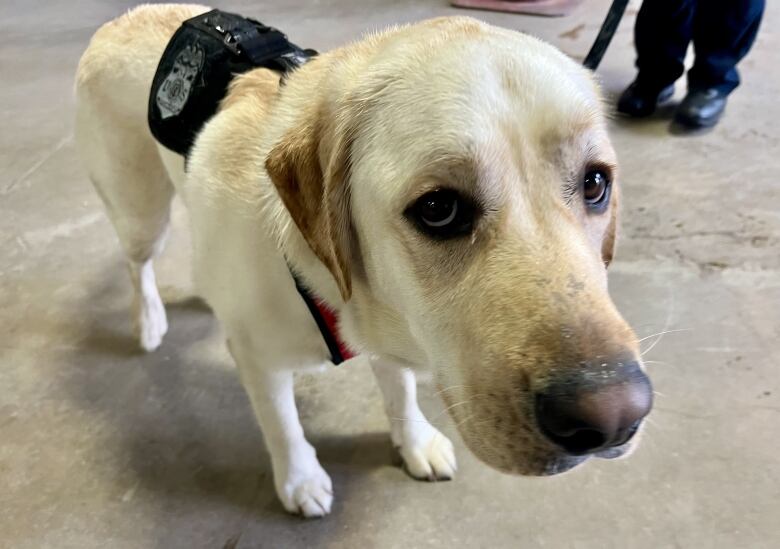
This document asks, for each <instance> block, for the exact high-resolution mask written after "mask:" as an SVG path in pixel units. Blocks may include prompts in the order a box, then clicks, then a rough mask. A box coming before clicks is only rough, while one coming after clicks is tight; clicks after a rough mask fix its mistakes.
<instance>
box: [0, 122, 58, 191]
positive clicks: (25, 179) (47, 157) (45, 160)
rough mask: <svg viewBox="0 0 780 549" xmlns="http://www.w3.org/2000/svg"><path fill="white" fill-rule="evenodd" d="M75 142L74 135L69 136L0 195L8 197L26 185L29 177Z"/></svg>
mask: <svg viewBox="0 0 780 549" xmlns="http://www.w3.org/2000/svg"><path fill="white" fill-rule="evenodd" d="M71 141H73V133H69V134H67V135H66V136H65V137H63V138H62V139H60V140H59V141H58V142H57V143H56V144H55V145H54V147H52V148H51V149H49V150H48V151H47V152H46V153H45V154H44V155H43V156H42V157H41V158H39V159H38V160H37V161H36V162H35V163H34V164H33V165H32V166H30V167H29V168H28V169H27V170H26V171H25V172H24V173H23V174H22V175H20V176H19V177H17V178H16V179H14V180H13V181H11V182H10V183H9V184H8V185H6V186H5V188H3V189H2V190H0V195H6V194H8V193H10V192H11V191H12V190H14V188H15V187H16V186H17V185H19V184H20V183H24V182H25V181H27V179H29V177H30V176H31V175H32V174H34V173H35V172H37V171H38V170H39V169H40V168H41V166H43V165H44V164H46V163H47V162H48V161H49V160H51V158H52V157H53V156H54V155H55V154H57V152H59V151H60V150H61V149H62V148H63V147H64V146H65V145H67V144H68V143H70V142H71Z"/></svg>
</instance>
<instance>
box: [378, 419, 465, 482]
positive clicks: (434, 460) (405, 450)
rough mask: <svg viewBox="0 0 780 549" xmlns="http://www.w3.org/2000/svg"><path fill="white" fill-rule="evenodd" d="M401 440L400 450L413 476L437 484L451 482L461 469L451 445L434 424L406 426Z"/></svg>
mask: <svg viewBox="0 0 780 549" xmlns="http://www.w3.org/2000/svg"><path fill="white" fill-rule="evenodd" d="M393 438H394V439H396V438H397V437H393ZM399 438H401V444H400V447H399V448H398V450H399V452H400V454H401V457H402V458H403V460H404V465H405V466H406V471H407V472H408V473H409V474H410V475H411V476H412V477H414V478H415V479H417V480H429V481H434V480H450V479H452V478H453V477H454V476H455V471H456V470H457V469H458V466H457V462H456V461H455V449H454V448H453V446H452V442H450V439H448V438H447V437H445V436H444V435H443V434H441V433H440V432H439V431H438V430H437V429H436V428H435V427H433V426H432V425H431V424H429V423H417V424H415V425H411V424H407V425H406V426H404V428H403V433H402V434H401V436H400V437H399Z"/></svg>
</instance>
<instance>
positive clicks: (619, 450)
mask: <svg viewBox="0 0 780 549" xmlns="http://www.w3.org/2000/svg"><path fill="white" fill-rule="evenodd" d="M630 450H631V443H630V442H627V443H625V444H623V445H622V446H616V447H614V448H607V449H605V450H602V451H600V452H596V453H594V454H588V455H582V456H572V455H568V454H564V455H561V456H558V457H555V458H553V459H551V460H550V461H548V462H547V464H546V465H545V467H544V469H543V471H542V473H541V476H553V475H559V474H561V473H565V472H567V471H571V470H572V469H574V468H575V467H577V466H578V465H581V464H583V463H585V462H586V461H588V459H589V458H591V457H595V458H601V459H618V458H621V457H623V456H625V455H626V454H627V453H629V452H630Z"/></svg>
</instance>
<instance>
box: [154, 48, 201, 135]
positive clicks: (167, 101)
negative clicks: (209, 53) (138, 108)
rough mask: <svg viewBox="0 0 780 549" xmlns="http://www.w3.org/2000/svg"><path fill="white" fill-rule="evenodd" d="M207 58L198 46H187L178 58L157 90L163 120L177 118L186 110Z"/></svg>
mask: <svg viewBox="0 0 780 549" xmlns="http://www.w3.org/2000/svg"><path fill="white" fill-rule="evenodd" d="M205 57H206V56H205V53H204V52H203V48H201V47H200V45H198V44H193V45H189V46H187V47H186V48H184V49H183V50H181V51H180V52H179V55H177V56H176V59H174V61H173V68H171V72H169V73H168V76H166V77H165V80H164V81H163V83H162V85H161V86H160V87H159V88H158V89H157V98H156V100H157V107H158V108H159V109H160V114H161V115H162V118H163V120H165V119H166V118H170V117H171V116H176V115H177V114H179V113H180V112H181V111H182V109H184V105H186V104H187V99H189V97H190V91H191V90H192V86H193V84H194V83H195V79H196V78H198V76H199V75H200V71H201V70H202V69H203V61H204V59H205Z"/></svg>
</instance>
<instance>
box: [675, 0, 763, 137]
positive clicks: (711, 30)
mask: <svg viewBox="0 0 780 549" xmlns="http://www.w3.org/2000/svg"><path fill="white" fill-rule="evenodd" d="M763 13H764V0H707V1H706V2H702V3H701V5H700V6H699V7H698V9H697V11H696V17H695V21H694V29H693V46H694V50H695V52H696V60H695V61H694V64H693V68H692V69H691V70H690V71H689V72H688V95H686V96H685V99H684V100H683V102H682V103H680V106H679V107H678V108H677V112H676V113H675V115H674V120H675V122H676V123H677V124H680V125H682V126H686V127H688V128H692V129H698V128H707V127H710V126H714V125H715V124H717V123H718V120H720V117H721V115H722V114H723V111H724V110H725V109H726V98H727V96H728V95H729V94H730V93H731V92H732V91H734V88H736V87H737V86H738V85H739V73H738V72H737V63H738V62H739V60H740V59H742V58H743V57H744V56H745V54H747V52H748V50H750V47H751V46H752V45H753V42H754V41H755V39H756V34H757V33H758V26H759V23H760V22H761V15H762V14H763Z"/></svg>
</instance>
